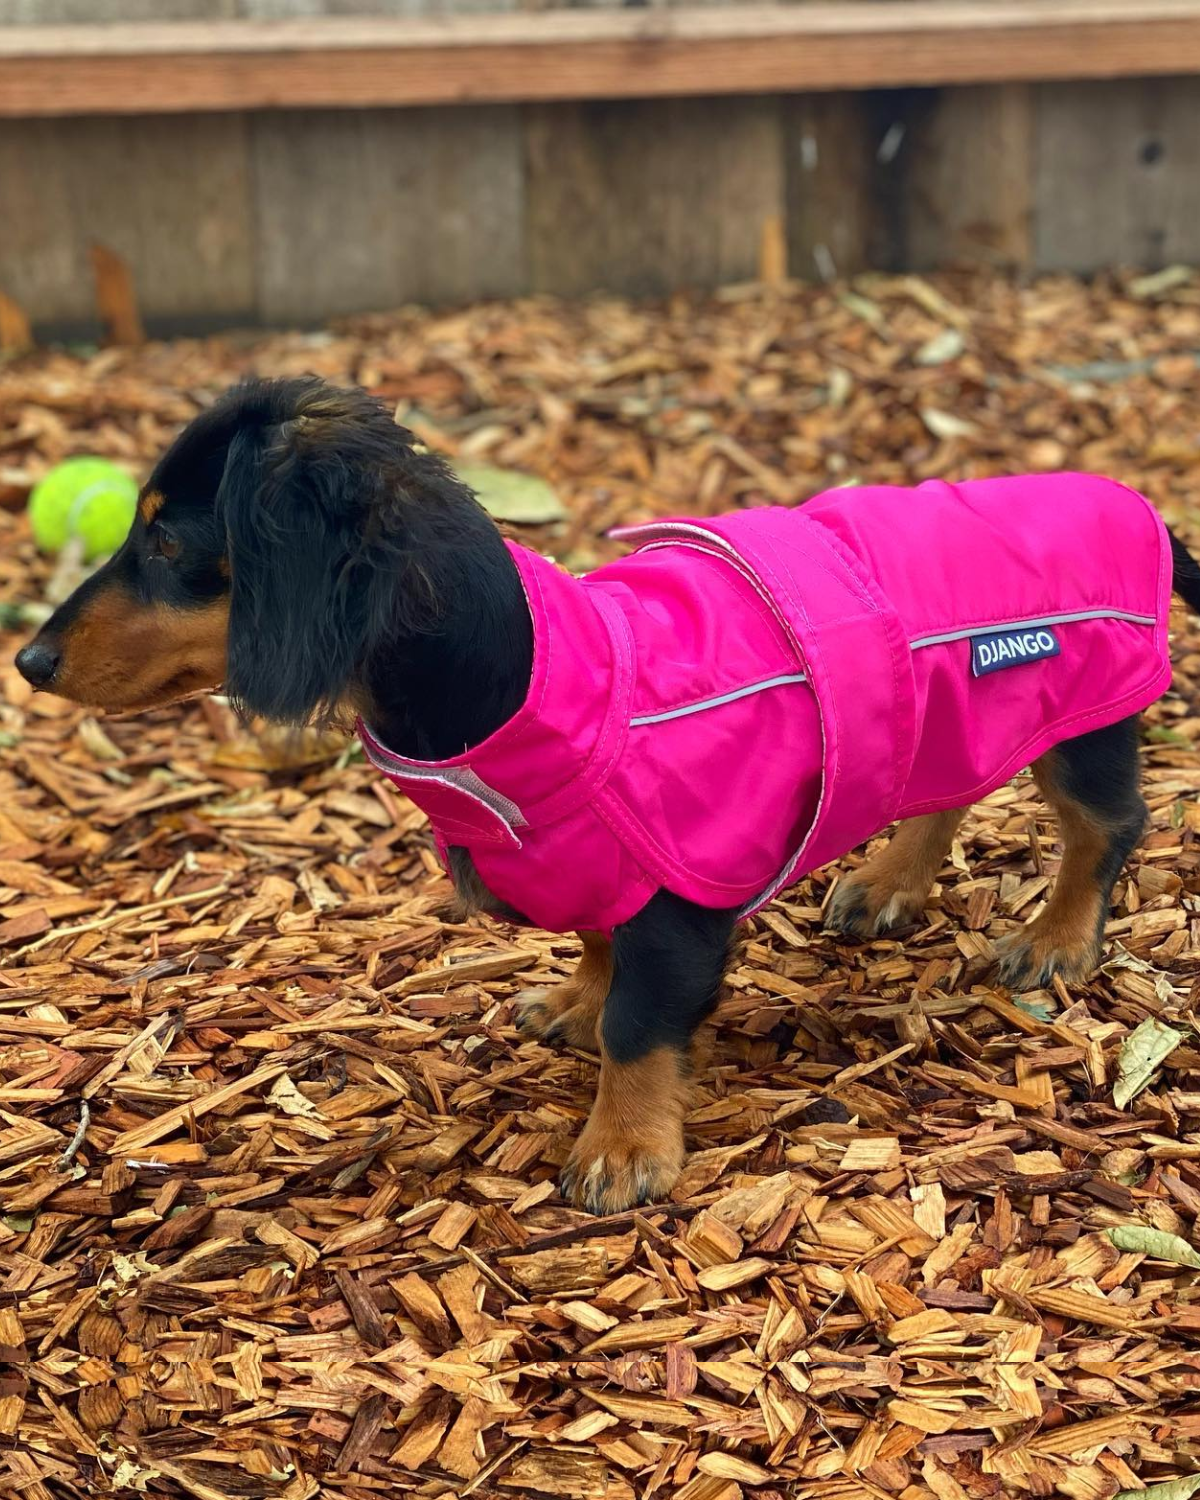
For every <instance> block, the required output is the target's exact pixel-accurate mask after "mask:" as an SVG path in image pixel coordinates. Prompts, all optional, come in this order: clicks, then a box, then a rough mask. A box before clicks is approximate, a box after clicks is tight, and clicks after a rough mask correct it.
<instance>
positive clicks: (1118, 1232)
mask: <svg viewBox="0 0 1200 1500" xmlns="http://www.w3.org/2000/svg"><path fill="white" fill-rule="evenodd" d="M1106 1233H1107V1234H1108V1237H1109V1239H1110V1240H1111V1241H1112V1242H1113V1244H1114V1245H1115V1246H1116V1247H1117V1249H1118V1250H1125V1251H1128V1252H1131V1253H1133V1254H1135V1255H1150V1256H1153V1257H1154V1259H1155V1260H1169V1261H1173V1262H1174V1263H1175V1264H1176V1265H1180V1266H1191V1267H1192V1268H1193V1269H1194V1270H1197V1271H1200V1250H1196V1249H1194V1248H1193V1247H1192V1246H1191V1245H1189V1244H1188V1242H1187V1241H1186V1240H1185V1239H1181V1238H1180V1236H1179V1235H1177V1234H1168V1233H1167V1232H1166V1231H1165V1230H1163V1229H1151V1228H1149V1227H1148V1226H1147V1225H1144V1224H1121V1225H1118V1226H1117V1227H1116V1228H1115V1229H1109V1230H1107V1231H1106Z"/></svg>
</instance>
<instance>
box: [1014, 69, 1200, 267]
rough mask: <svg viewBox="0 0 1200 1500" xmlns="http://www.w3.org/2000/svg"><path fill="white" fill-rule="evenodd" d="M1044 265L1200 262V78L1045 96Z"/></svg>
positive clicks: (1039, 225)
mask: <svg viewBox="0 0 1200 1500" xmlns="http://www.w3.org/2000/svg"><path fill="white" fill-rule="evenodd" d="M1037 129H1038V153H1037V156H1038V165H1037V176H1036V188H1035V202H1036V227H1035V247H1034V258H1035V262H1036V264H1037V266H1038V267H1039V268H1042V269H1063V268H1069V269H1072V270H1078V271H1091V270H1096V269H1098V268H1100V267H1101V266H1106V265H1133V266H1149V267H1155V266H1160V265H1163V264H1166V263H1168V262H1172V261H1196V260H1200V80H1197V79H1194V78H1170V79H1162V80H1159V81H1156V82H1152V83H1151V82H1145V81H1141V80H1137V79H1127V80H1121V81H1119V82H1113V83H1108V84H1105V85H1103V86H1098V85H1095V84H1056V85H1054V86H1053V87H1048V86H1047V87H1039V89H1038V90H1037Z"/></svg>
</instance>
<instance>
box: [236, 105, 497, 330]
mask: <svg viewBox="0 0 1200 1500" xmlns="http://www.w3.org/2000/svg"><path fill="white" fill-rule="evenodd" d="M252 136H253V154H254V163H255V181H256V204H255V213H256V242H257V257H258V287H259V312H260V314H261V316H262V317H263V318H264V319H265V320H266V321H267V322H301V323H313V322H317V321H319V320H320V319H321V318H324V317H328V316H331V315H334V314H338V313H350V312H361V311H365V310H368V309H377V308H385V307H395V306H397V305H399V304H400V303H403V302H450V301H456V300H461V299H466V298H469V297H486V296H502V295H506V294H511V293H513V292H517V291H520V290H522V289H523V288H524V285H525V279H526V278H525V265H524V248H523V223H522V219H523V184H522V175H521V153H520V140H519V122H518V119H517V116H516V113H515V111H514V110H512V109H510V108H507V107H503V106H500V107H494V108H480V109H464V110H458V111H454V112H451V113H446V112H442V111H428V110H404V111H401V110H388V111H378V112H370V113H368V112H365V111H345V112H343V111H335V112H333V113H310V112H305V111H301V112H297V113H289V114H286V115H278V114H264V115H260V116H257V117H256V118H255V119H254V120H253V123H252Z"/></svg>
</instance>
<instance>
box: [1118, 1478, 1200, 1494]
mask: <svg viewBox="0 0 1200 1500" xmlns="http://www.w3.org/2000/svg"><path fill="white" fill-rule="evenodd" d="M1197 1490H1200V1474H1188V1475H1187V1476H1186V1477H1185V1478H1183V1479H1168V1480H1167V1481H1166V1482H1165V1483H1164V1484H1152V1485H1148V1486H1147V1488H1146V1489H1144V1490H1121V1491H1119V1492H1118V1494H1117V1495H1116V1496H1115V1497H1114V1500H1190V1496H1192V1495H1194V1494H1195V1493H1196V1491H1197Z"/></svg>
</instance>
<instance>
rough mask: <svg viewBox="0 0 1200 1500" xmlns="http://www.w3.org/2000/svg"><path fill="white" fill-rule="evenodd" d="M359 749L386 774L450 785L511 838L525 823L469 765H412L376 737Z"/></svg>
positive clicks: (515, 808) (513, 805)
mask: <svg viewBox="0 0 1200 1500" xmlns="http://www.w3.org/2000/svg"><path fill="white" fill-rule="evenodd" d="M364 727H365V726H364ZM368 732H370V731H369V730H368ZM363 749H364V751H365V752H366V755H367V759H368V760H369V761H370V762H371V763H372V765H374V766H375V767H376V769H378V770H380V771H383V772H385V773H386V774H387V775H390V776H396V777H399V778H401V779H405V778H407V779H409V780H411V781H432V782H435V783H436V784H437V785H439V786H446V787H450V788H451V789H452V790H454V791H456V792H461V793H462V794H463V796H465V797H469V798H470V799H471V800H472V801H473V802H478V803H479V804H480V805H481V806H482V807H486V808H487V810H488V811H489V812H491V813H494V814H495V816H496V817H497V818H499V819H500V821H501V822H502V823H503V824H504V826H505V827H506V828H507V829H508V831H509V833H511V834H512V835H513V837H514V838H516V830H517V829H518V828H527V827H528V826H529V825H528V823H527V822H526V820H525V815H524V813H522V811H521V809H520V808H519V807H518V806H517V804H516V803H515V802H514V801H513V800H512V799H511V798H510V797H506V796H505V795H504V793H503V792H498V791H497V790H496V789H495V787H492V786H488V784H487V782H486V781H484V780H483V779H482V778H481V777H480V776H479V775H477V774H476V772H474V771H473V770H472V769H471V768H470V766H414V765H413V764H411V762H409V761H406V760H402V759H400V758H399V757H398V756H395V755H393V754H392V752H391V751H390V750H387V749H385V748H384V746H383V745H381V744H380V743H379V741H378V740H376V741H375V745H374V747H372V746H370V745H368V744H366V743H365V742H364V744H363ZM517 842H518V843H520V840H519V839H518V840H517Z"/></svg>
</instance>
